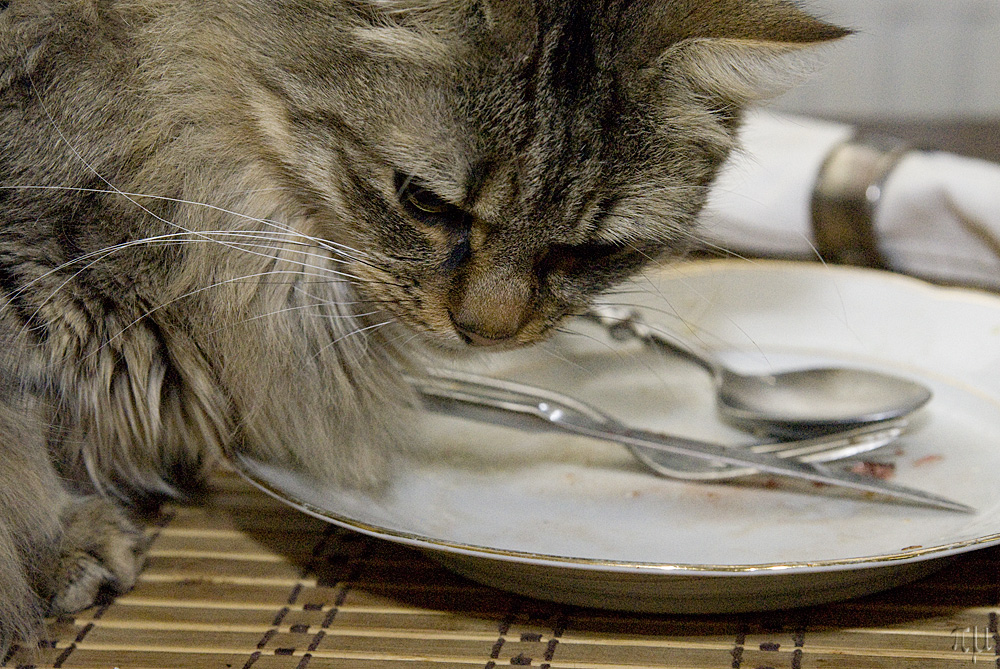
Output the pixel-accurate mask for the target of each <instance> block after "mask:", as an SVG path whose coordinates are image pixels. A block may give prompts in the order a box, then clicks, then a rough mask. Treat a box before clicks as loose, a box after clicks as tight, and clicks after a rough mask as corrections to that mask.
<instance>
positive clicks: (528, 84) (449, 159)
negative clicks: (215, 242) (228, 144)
mask: <svg viewBox="0 0 1000 669" xmlns="http://www.w3.org/2000/svg"><path fill="white" fill-rule="evenodd" d="M274 7H275V8H274V9H272V10H270V11H274V12H277V13H281V12H286V13H288V12H294V13H295V14H296V16H297V17H298V19H299V20H295V21H291V20H277V19H276V20H275V21H274V25H275V26H276V28H275V30H274V31H273V32H271V33H269V34H268V42H267V43H260V44H258V45H257V47H256V48H257V49H258V50H260V51H261V52H264V53H266V54H267V62H268V63H271V64H272V65H273V67H272V68H271V69H269V70H268V69H265V70H263V71H262V73H261V74H260V75H259V78H260V79H261V80H262V81H264V82H265V85H264V86H263V87H262V88H261V89H260V90H259V91H258V92H257V93H256V94H255V95H254V96H253V102H252V107H253V110H254V111H253V114H254V118H255V122H256V124H257V126H258V129H259V130H260V132H261V134H262V136H263V137H264V143H265V144H266V145H267V146H268V150H269V151H270V152H271V154H272V155H273V157H274V160H276V161H277V162H278V163H280V164H281V166H282V169H283V170H284V171H285V172H286V173H287V174H288V175H289V178H291V179H293V180H294V181H295V182H296V183H297V184H299V185H300V186H301V188H300V190H301V192H303V193H308V194H309V197H310V198H312V202H310V203H307V204H306V206H307V207H308V209H309V211H310V212H311V214H310V217H309V221H310V223H309V225H310V226H312V229H311V230H309V233H310V234H313V235H316V236H318V237H322V238H325V239H330V240H333V241H336V242H339V243H343V244H347V245H350V246H351V247H353V248H356V249H359V250H361V251H363V252H364V254H365V255H364V256H363V257H356V258H354V259H353V261H352V262H353V266H352V267H350V270H349V271H350V273H351V274H353V275H355V276H357V277H359V280H358V290H359V292H360V294H361V295H362V297H363V299H364V300H366V301H368V302H370V303H372V304H374V305H376V307H377V308H378V309H383V310H386V311H388V312H390V313H391V314H392V315H393V317H394V318H396V319H397V320H400V321H402V322H404V323H405V324H407V325H409V326H410V327H411V328H413V329H415V330H417V331H420V332H423V333H425V334H426V336H427V339H429V340H430V341H432V342H438V343H440V344H442V345H445V346H457V347H463V346H465V345H476V346H497V347H507V346H512V345H521V344H526V343H531V342H534V341H537V340H539V339H541V338H543V337H545V336H546V334H547V333H548V332H550V331H551V330H552V329H553V327H554V326H556V325H557V324H558V323H559V322H560V321H561V320H562V319H563V318H564V317H565V316H567V315H569V314H573V313H577V312H579V311H580V310H581V309H582V308H584V307H585V305H586V304H587V302H588V301H589V299H590V298H591V297H593V296H594V295H595V294H597V293H599V292H601V291H603V290H606V289H608V288H609V287H611V286H613V285H615V284H616V283H617V282H620V281H621V280H623V279H624V278H626V277H628V276H629V275H631V274H633V273H635V272H636V271H637V270H639V269H640V268H642V267H643V266H644V265H645V264H647V263H649V262H651V261H653V260H655V259H657V258H660V257H662V256H664V255H676V254H681V253H683V252H684V250H685V249H687V248H689V247H690V245H691V243H692V241H693V240H694V237H695V236H696V233H694V232H693V222H694V219H695V217H696V215H697V213H698V211H699V209H700V208H701V207H702V205H703V203H704V201H705V197H706V190H707V188H708V186H709V184H710V183H711V181H712V179H713V177H714V175H715V173H716V171H717V169H718V167H719V166H720V164H721V163H722V162H723V160H724V159H725V158H726V156H727V154H728V153H729V152H730V150H731V149H732V148H733V146H734V143H735V137H736V132H737V128H738V121H739V116H740V111H741V109H742V108H743V107H744V106H745V105H747V104H748V103H751V102H753V101H755V100H759V99H762V98H765V97H768V96H770V95H772V94H774V93H775V92H777V91H779V90H781V89H783V87H784V86H785V85H786V84H787V82H788V79H789V76H788V73H789V72H793V71H794V70H796V69H798V68H799V67H800V64H801V60H802V56H803V54H805V53H807V52H808V51H809V49H807V47H810V46H813V45H814V44H816V43H820V42H825V41H828V40H832V39H835V38H838V37H841V36H843V35H844V34H845V31H844V30H842V29H840V28H837V27H834V26H831V25H829V24H826V23H823V22H821V21H818V20H816V19H814V18H812V17H810V16H808V15H806V14H804V13H803V12H801V11H800V10H799V9H797V8H795V7H794V6H793V5H791V4H789V3H786V2H783V1H780V0H621V1H617V2H616V1H614V0H611V1H609V0H602V1H601V2H598V1H597V0H479V1H476V0H351V1H350V2H344V3H340V4H337V5H336V7H335V8H333V9H331V8H330V6H324V5H323V3H312V4H308V3H302V4H297V3H291V4H290V5H285V4H283V3H274ZM330 12H333V14H335V16H334V15H333V14H329V13H330ZM303 19H305V20H303ZM282 26H287V27H282ZM247 39H248V40H253V39H254V38H253V37H252V36H250V35H248V36H247Z"/></svg>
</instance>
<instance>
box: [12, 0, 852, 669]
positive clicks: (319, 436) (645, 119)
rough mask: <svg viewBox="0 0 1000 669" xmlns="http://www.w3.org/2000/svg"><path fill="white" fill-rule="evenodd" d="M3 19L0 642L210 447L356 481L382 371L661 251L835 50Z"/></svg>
mask: <svg viewBox="0 0 1000 669" xmlns="http://www.w3.org/2000/svg"><path fill="white" fill-rule="evenodd" d="M5 4H7V5H8V6H7V7H6V8H3V9H0V142H2V151H0V301H2V308H0V338H2V341H0V384H2V388H0V390H2V392H0V637H2V638H0V649H2V648H3V647H4V646H5V645H6V643H7V642H9V641H10V640H11V639H12V638H14V637H20V638H22V639H30V638H31V633H32V632H31V631H32V629H34V625H35V624H36V622H37V619H38V617H39V616H40V615H42V614H43V613H45V612H58V611H60V610H68V609H76V608H80V607H83V606H87V605H89V604H90V603H91V602H92V601H93V600H94V598H95V597H97V596H98V595H99V592H100V590H101V589H102V588H103V589H109V590H110V591H112V592H117V591H121V590H123V589H126V588H128V587H129V586H130V585H131V584H132V582H133V581H134V579H135V578H136V575H137V573H138V570H139V568H140V566H141V549H142V540H141V534H140V533H139V532H138V531H137V530H136V529H135V525H134V524H133V523H132V522H131V521H130V520H129V518H128V517H126V515H125V513H124V512H123V510H122V509H123V507H120V506H118V504H119V502H121V501H127V500H136V499H143V498H147V497H156V496H160V495H171V494H176V493H177V492H178V491H179V490H183V489H185V488H186V487H188V486H190V485H192V483H193V482H196V481H197V480H198V479H199V478H200V477H202V476H203V475H204V474H205V473H206V472H207V471H208V470H209V469H210V467H211V466H212V464H213V463H215V462H217V461H218V460H219V459H220V458H222V457H224V454H225V453H226V452H227V451H228V450H230V449H243V450H246V451H248V452H250V453H253V454H255V455H257V456H258V457H263V458H268V459H272V460H276V461H285V462H290V463H296V464H297V465H298V466H302V467H306V468H308V469H309V470H310V471H312V472H314V473H315V474H316V475H317V476H325V477H338V478H339V480H341V481H343V482H345V483H348V484H353V485H364V486H377V485H378V484H379V482H380V481H382V480H384V478H385V475H386V472H387V471H388V468H389V467H391V460H392V454H393V453H394V452H397V449H398V448H399V447H400V445H401V444H402V443H404V442H405V437H402V436H401V427H400V426H399V425H397V424H396V423H395V422H394V419H395V418H397V417H398V416H399V415H400V414H401V411H400V410H399V408H401V407H404V406H405V405H407V404H408V402H409V400H410V398H409V395H408V392H407V390H406V388H405V386H404V385H403V383H402V382H401V381H400V375H399V373H398V371H399V369H400V368H401V367H402V366H407V365H413V364H416V363H414V362H413V361H414V360H416V361H417V362H419V359H420V357H421V355H423V353H422V352H425V351H427V350H428V349H436V350H441V351H461V350H464V349H469V348H472V347H483V346H487V347H492V348H498V349H502V348H509V347H512V346H520V345H525V344H530V343H532V342H535V341H538V340H540V339H543V338H544V337H546V336H547V335H548V334H549V333H550V332H551V331H552V329H553V328H554V327H555V326H556V325H557V324H558V323H560V322H561V321H562V320H563V319H564V318H565V317H566V316H567V315H570V314H573V313H575V312H578V311H579V310H580V309H582V308H583V307H584V306H585V305H586V304H587V302H588V300H589V299H590V298H591V297H592V296H593V295H595V294H596V293H598V292H600V291H603V290H605V289H607V288H609V287H611V286H612V285H614V284H615V283H617V282H619V281H620V280H622V279H624V278H625V277H627V276H628V275H630V274H632V273H633V272H635V271H636V270H638V269H640V268H641V267H642V266H643V265H644V264H646V263H647V262H649V261H650V260H652V259H654V258H656V257H660V256H663V255H681V254H683V253H684V251H685V249H686V248H688V247H689V245H690V243H691V241H692V240H693V239H695V238H696V232H695V231H694V229H693V225H694V223H693V221H694V218H695V216H696V214H697V212H698V210H699V209H700V207H701V206H702V203H703V202H704V199H705V193H706V188H707V187H708V185H709V183H710V181H711V179H712V178H713V176H714V174H715V172H716V170H717V168H718V166H719V164H720V163H721V162H722V160H723V159H724V158H725V157H726V155H727V154H728V152H729V151H730V150H731V149H732V147H733V145H734V143H735V137H736V130H737V126H738V120H739V112H740V109H741V108H742V106H743V105H745V104H746V103H748V102H751V101H752V100H753V99H754V98H756V97H760V96H762V95H763V94H764V92H766V91H769V90H770V89H771V88H772V87H773V86H772V84H773V81H774V79H775V78H776V75H777V73H778V72H779V71H781V70H782V69H783V65H780V63H781V62H782V61H784V60H787V59H788V58H789V57H794V56H795V54H797V53H798V52H799V51H800V49H801V47H802V46H805V45H808V44H811V43H814V42H820V41H825V40H828V39H833V38H835V37H838V36H840V35H841V34H843V31H841V30H839V29H837V28H834V27H831V26H828V25H826V24H822V23H819V22H817V21H815V20H813V19H811V18H809V17H807V16H805V15H803V14H802V13H801V12H800V11H798V10H797V9H795V8H794V7H792V6H791V5H789V4H786V3H784V2H780V1H779V0H605V1H603V2H598V1H597V0H532V1H529V0H480V1H479V2H476V1H475V0H325V1H311V0H267V1H264V0H228V1H225V2H224V1H222V0H12V1H11V2H9V3H5ZM778 78H780V77H778ZM415 184H419V186H420V187H421V188H426V189H429V190H430V191H433V193H436V194H437V196H439V198H440V200H443V201H444V202H445V203H447V207H446V211H447V212H448V216H446V217H444V218H442V216H441V215H439V214H438V213H434V214H433V215H430V216H427V215H425V214H424V213H421V211H419V210H417V211H416V212H415V211H414V210H412V209H408V208H407V207H409V206H411V205H412V202H410V201H408V204H405V205H404V204H401V202H400V195H403V194H406V193H410V192H411V191H410V190H408V189H412V188H416V185H415ZM435 202H436V201H435ZM432 205H434V203H433V202H432ZM432 208H433V206H432ZM456 212H457V215H456ZM0 655H2V652H0Z"/></svg>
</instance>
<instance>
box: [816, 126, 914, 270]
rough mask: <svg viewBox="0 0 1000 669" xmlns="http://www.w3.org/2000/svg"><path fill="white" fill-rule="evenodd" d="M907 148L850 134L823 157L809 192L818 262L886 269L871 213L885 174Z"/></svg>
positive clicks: (887, 175)
mask: <svg viewBox="0 0 1000 669" xmlns="http://www.w3.org/2000/svg"><path fill="white" fill-rule="evenodd" d="M910 149H911V147H909V146H907V145H905V144H903V143H902V142H900V141H899V140H897V139H893V138H889V137H854V138H852V139H849V140H847V141H846V142H844V143H842V144H839V145H837V146H836V147H834V149H833V150H832V151H831V152H830V154H829V155H828V156H827V157H826V160H825V161H824V162H823V165H822V167H820V170H819V175H818V176H817V178H816V184H815V186H814V187H813V193H812V228H813V239H814V241H815V243H816V251H817V252H818V253H819V254H820V256H821V257H822V258H823V260H825V261H827V262H833V263H839V264H844V265H861V266H865V267H878V268H885V267H886V262H885V259H884V258H883V257H882V253H881V252H880V251H879V248H878V236H877V235H876V233H875V212H876V211H877V209H878V204H879V200H881V198H882V191H883V189H884V187H885V182H886V180H887V179H888V178H889V174H891V173H892V169H893V168H894V167H895V166H896V164H897V163H898V162H899V160H900V159H901V158H902V157H903V156H904V155H905V154H906V153H908V152H909V151H910Z"/></svg>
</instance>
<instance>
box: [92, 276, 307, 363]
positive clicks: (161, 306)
mask: <svg viewBox="0 0 1000 669" xmlns="http://www.w3.org/2000/svg"><path fill="white" fill-rule="evenodd" d="M273 274H290V275H292V276H296V277H298V276H301V274H300V273H299V272H296V271H291V270H269V271H267V272H259V273H256V274H247V275H244V276H239V277H233V278H229V279H224V280H222V281H216V282H215V283H212V284H210V285H207V286H202V287H201V288H196V289H195V290H191V291H188V292H186V293H184V294H183V295H178V296H177V297H175V298H173V299H171V300H167V301H166V302H161V303H160V304H158V305H157V306H155V307H153V308H152V309H150V310H148V311H146V312H145V313H144V314H142V315H141V316H139V317H138V318H136V319H134V320H133V321H132V322H130V323H129V324H128V325H126V326H125V327H123V328H121V329H120V330H119V331H118V332H117V333H116V334H114V335H112V336H111V337H109V338H108V339H107V341H105V342H104V343H103V344H101V346H100V347H98V349H97V351H94V352H93V353H90V354H88V355H87V356H85V357H89V356H91V355H94V354H96V353H97V352H98V351H101V350H103V349H104V348H106V347H107V346H109V345H110V344H111V343H112V342H114V341H116V340H117V339H120V338H121V337H123V336H124V335H125V333H126V332H127V331H128V330H129V329H131V328H132V327H134V326H135V325H137V324H138V323H139V322H141V321H142V320H143V319H145V318H148V317H149V316H151V315H153V314H154V313H156V312H157V311H160V310H161V309H164V308H166V307H168V306H170V305H171V304H174V303H176V302H179V301H180V300H183V299H187V298H189V297H192V296H194V295H198V294H199V293H203V292H205V291H208V290H212V289H214V288H219V287H220V286H224V285H229V284H233V283H237V282H241V281H248V280H251V279H256V278H259V277H264V276H270V275H273Z"/></svg>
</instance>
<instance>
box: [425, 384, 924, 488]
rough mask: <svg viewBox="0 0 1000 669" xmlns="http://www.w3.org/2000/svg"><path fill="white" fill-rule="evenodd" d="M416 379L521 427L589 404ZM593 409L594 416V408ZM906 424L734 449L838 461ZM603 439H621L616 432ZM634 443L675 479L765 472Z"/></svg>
mask: <svg viewBox="0 0 1000 669" xmlns="http://www.w3.org/2000/svg"><path fill="white" fill-rule="evenodd" d="M411 382H412V383H413V385H414V386H415V387H416V388H417V390H418V391H419V392H420V393H421V395H422V396H423V400H424V405H425V407H426V408H428V409H431V410H433V411H436V412H439V413H445V414H449V415H454V416H461V417H465V418H473V419H480V420H483V421H485V422H490V423H495V424H502V425H509V426H512V427H517V428H520V429H530V430H537V429H544V428H545V427H547V426H548V427H551V423H546V422H542V421H539V420H537V419H536V418H535V417H534V414H535V413H536V407H537V406H538V405H539V403H540V402H546V403H549V404H550V405H554V406H556V407H562V408H564V409H569V410H573V411H577V412H579V411H587V410H588V409H589V407H586V406H585V405H582V404H581V403H580V402H578V401H577V400H574V399H573V398H571V397H568V396H566V395H562V394H560V393H557V392H555V391H551V390H547V389H546V390H543V389H541V388H536V387H534V386H529V385H525V384H522V383H516V382H514V381H502V380H499V379H494V378H490V377H486V376H480V375H478V374H471V373H468V372H455V371H451V370H443V369H436V370H431V371H430V372H429V376H428V377H426V378H411ZM456 402H457V403H456ZM587 412H588V413H589V414H590V415H591V416H593V415H594V412H592V411H587ZM905 428H906V421H905V420H903V419H896V420H891V421H885V422H882V423H875V424H868V425H865V426H861V427H857V428H854V429H851V430H845V431H841V432H834V433H827V434H823V435H820V436H816V437H810V438H805V439H797V440H793V441H773V442H763V443H755V444H749V445H747V446H743V447H735V448H736V449H737V450H735V451H734V453H736V452H739V450H740V448H743V449H745V450H746V451H749V452H751V453H760V454H769V455H772V456H774V457H778V458H783V459H787V458H794V459H796V460H798V461H799V462H805V463H823V462H833V461H836V460H841V459H844V458H849V457H853V456H856V455H860V454H862V453H867V452H868V451H872V450H875V449H877V448H880V447H882V446H885V445H886V444H888V443H890V442H892V441H894V440H895V439H897V438H898V437H899V436H900V435H901V434H902V433H903V431H904V429H905ZM600 438H605V439H609V440H612V441H616V440H615V439H614V437H613V436H611V435H609V436H604V437H600ZM616 443H620V442H617V441H616ZM692 443H693V442H692ZM630 448H631V450H632V454H633V455H634V456H635V457H636V459H638V460H639V461H640V462H642V463H643V464H644V465H646V466H647V467H649V468H651V469H653V470H654V471H656V472H657V473H658V474H661V475H663V476H668V477H670V478H676V479H685V480H697V481H722V480H725V479H732V478H737V477H741V476H748V475H751V474H756V473H759V470H757V469H755V468H753V467H745V466H740V465H735V464H731V463H724V462H720V461H716V460H710V459H701V458H694V457H691V456H686V455H681V454H678V453H670V452H666V451H663V450H656V449H653V448H650V447H646V446H634V447H630Z"/></svg>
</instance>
